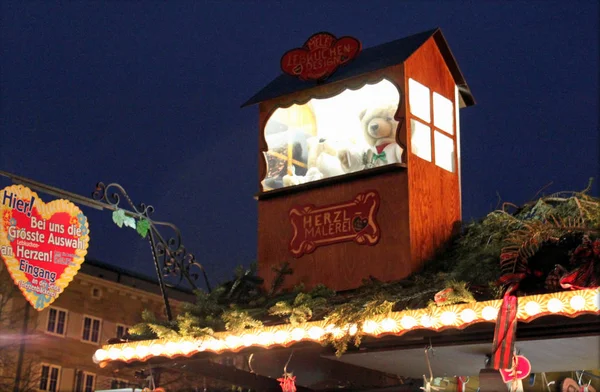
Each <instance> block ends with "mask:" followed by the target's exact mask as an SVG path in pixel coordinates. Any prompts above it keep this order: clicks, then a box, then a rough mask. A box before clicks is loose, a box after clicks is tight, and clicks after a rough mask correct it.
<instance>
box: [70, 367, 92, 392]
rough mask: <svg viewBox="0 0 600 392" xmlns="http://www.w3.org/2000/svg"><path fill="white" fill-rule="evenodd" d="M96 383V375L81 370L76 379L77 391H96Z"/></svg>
mask: <svg viewBox="0 0 600 392" xmlns="http://www.w3.org/2000/svg"><path fill="white" fill-rule="evenodd" d="M95 385H96V375H95V374H94V373H88V372H83V371H79V372H77V377H76V380H75V392H94V387H95Z"/></svg>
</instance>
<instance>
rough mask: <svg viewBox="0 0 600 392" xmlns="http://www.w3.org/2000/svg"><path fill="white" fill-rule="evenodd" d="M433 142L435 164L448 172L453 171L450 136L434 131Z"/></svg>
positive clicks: (452, 151) (452, 150)
mask: <svg viewBox="0 0 600 392" xmlns="http://www.w3.org/2000/svg"><path fill="white" fill-rule="evenodd" d="M434 143H435V164H436V165H438V166H439V167H441V168H442V169H446V170H448V171H449V172H454V141H453V140H452V138H449V137H448V136H446V135H444V134H442V133H440V132H438V131H435V133H434Z"/></svg>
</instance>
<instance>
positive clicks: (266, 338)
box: [256, 332, 273, 346]
mask: <svg viewBox="0 0 600 392" xmlns="http://www.w3.org/2000/svg"><path fill="white" fill-rule="evenodd" d="M256 340H257V343H258V344H260V345H261V346H268V345H269V344H271V343H272V342H273V334H272V333H271V332H261V333H259V334H258V339H256Z"/></svg>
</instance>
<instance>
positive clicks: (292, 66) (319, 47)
mask: <svg viewBox="0 0 600 392" xmlns="http://www.w3.org/2000/svg"><path fill="white" fill-rule="evenodd" d="M361 47H362V46H361V43H360V41H359V40H357V39H356V38H353V37H341V38H339V39H337V38H336V37H335V36H334V35H333V34H330V33H317V34H315V35H313V36H312V37H310V38H309V39H308V40H307V41H306V42H305V43H304V45H303V46H302V47H301V48H296V49H292V50H290V51H288V52H286V53H285V54H284V55H283V57H281V69H282V71H283V72H285V73H286V74H288V75H292V76H297V77H299V78H300V79H301V80H322V79H325V78H327V77H328V76H330V75H331V74H332V73H334V72H335V70H336V69H337V68H338V67H339V66H341V65H344V64H346V63H347V62H348V61H350V60H352V59H353V58H355V57H356V56H357V55H358V53H359V52H360V50H361Z"/></svg>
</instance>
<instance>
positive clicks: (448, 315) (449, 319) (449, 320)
mask: <svg viewBox="0 0 600 392" xmlns="http://www.w3.org/2000/svg"><path fill="white" fill-rule="evenodd" d="M440 321H441V322H442V324H444V325H452V324H454V322H455V321H456V313H454V312H444V313H442V314H441V316H440Z"/></svg>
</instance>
